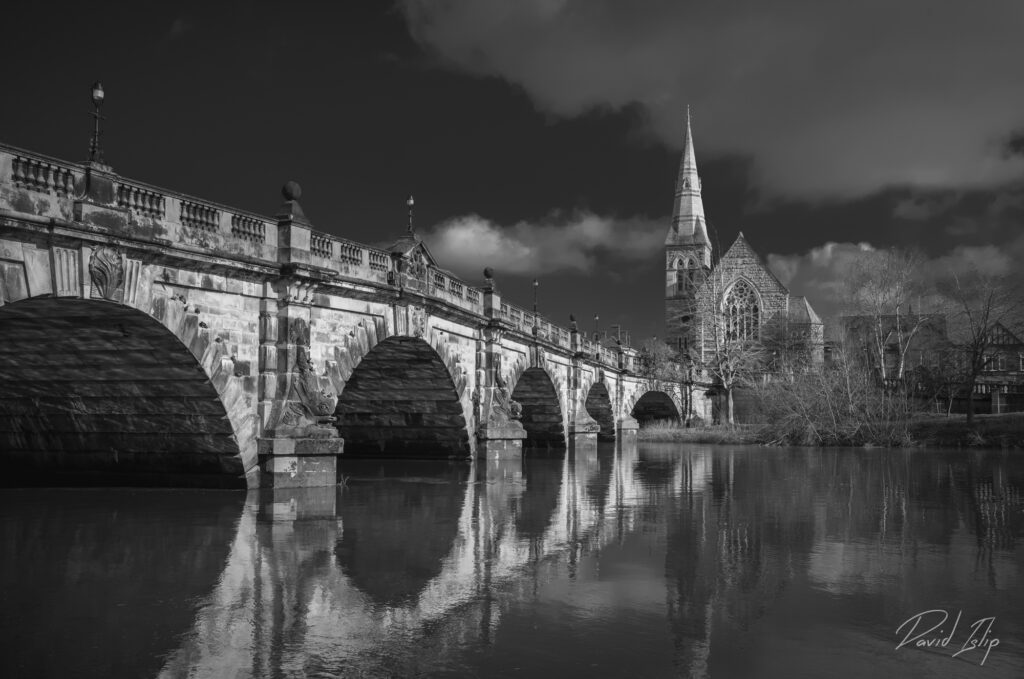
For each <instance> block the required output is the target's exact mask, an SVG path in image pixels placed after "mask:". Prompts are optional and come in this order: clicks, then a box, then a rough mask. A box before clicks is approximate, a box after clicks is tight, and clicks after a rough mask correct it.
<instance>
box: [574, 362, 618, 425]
mask: <svg viewBox="0 0 1024 679" xmlns="http://www.w3.org/2000/svg"><path fill="white" fill-rule="evenodd" d="M580 394H581V398H582V401H583V402H582V404H581V406H582V407H583V408H584V409H585V410H586V412H587V413H588V414H589V415H590V416H591V417H592V418H594V420H595V421H597V423H598V424H600V425H601V431H599V432H598V434H597V439H598V440H599V441H614V440H615V421H616V419H617V417H616V413H617V412H618V408H617V407H616V406H617V404H616V402H615V384H614V383H610V382H609V380H608V376H607V374H606V373H605V372H604V371H603V370H598V371H597V374H596V375H593V376H592V377H591V379H589V380H585V381H584V382H583V384H582V389H581V390H580Z"/></svg>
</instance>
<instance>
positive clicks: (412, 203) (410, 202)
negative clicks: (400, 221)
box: [405, 196, 416, 233]
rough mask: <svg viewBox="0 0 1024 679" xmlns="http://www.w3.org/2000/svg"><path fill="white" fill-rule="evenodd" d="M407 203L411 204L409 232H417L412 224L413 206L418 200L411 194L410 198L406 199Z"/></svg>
mask: <svg viewBox="0 0 1024 679" xmlns="http://www.w3.org/2000/svg"><path fill="white" fill-rule="evenodd" d="M405 204H406V205H407V206H409V233H415V229H413V226H412V206H413V205H415V204H416V201H414V200H413V199H412V196H409V199H408V200H406V201H405Z"/></svg>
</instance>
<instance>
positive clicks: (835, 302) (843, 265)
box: [766, 234, 1024, 316]
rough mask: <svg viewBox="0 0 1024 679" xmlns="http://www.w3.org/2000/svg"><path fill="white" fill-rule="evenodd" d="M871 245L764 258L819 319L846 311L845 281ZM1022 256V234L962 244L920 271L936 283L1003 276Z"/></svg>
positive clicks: (837, 245) (831, 245)
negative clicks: (971, 275)
mask: <svg viewBox="0 0 1024 679" xmlns="http://www.w3.org/2000/svg"><path fill="white" fill-rule="evenodd" d="M875 251H876V248H875V247H874V246H872V245H871V244H870V243H833V242H830V243H826V244H824V245H822V246H820V247H816V248H812V249H810V250H808V251H807V252H803V253H797V254H788V255H779V254H770V255H768V257H767V258H766V261H767V264H768V268H769V269H771V271H772V273H774V274H775V275H776V277H778V279H779V280H780V281H781V282H782V283H783V284H784V285H786V286H787V287H789V289H790V291H791V292H792V293H793V294H794V295H805V296H806V297H807V299H808V300H809V301H810V302H811V305H812V306H813V307H814V309H815V311H817V312H818V314H819V315H821V316H833V315H836V314H838V313H841V312H842V311H843V306H844V298H845V297H846V296H847V295H848V292H849V291H848V288H847V281H848V280H849V278H850V273H851V270H852V268H853V266H854V265H855V263H856V261H857V260H858V258H860V257H861V256H863V255H864V254H865V253H869V252H875ZM1021 257H1024V234H1022V235H1020V236H1018V237H1017V238H1016V239H1014V240H1012V241H1011V242H1010V243H1008V244H1006V245H1002V246H995V245H961V246H957V247H955V248H953V249H952V250H950V251H949V252H947V253H945V254H942V255H938V256H935V257H930V258H927V259H926V260H925V264H924V266H922V268H921V270H922V271H923V272H924V273H925V275H926V276H930V277H932V279H933V280H934V281H938V280H940V279H942V278H948V277H949V276H950V275H951V274H964V273H966V272H968V271H972V270H976V271H984V272H986V273H990V274H995V275H1003V274H1009V273H1012V272H1013V271H1014V270H1015V266H1016V262H1019V261H1020V258H1021Z"/></svg>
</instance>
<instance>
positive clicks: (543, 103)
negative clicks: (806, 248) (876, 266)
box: [402, 0, 1024, 199]
mask: <svg viewBox="0 0 1024 679" xmlns="http://www.w3.org/2000/svg"><path fill="white" fill-rule="evenodd" d="M402 7H403V10H404V14H405V17H406V20H407V23H408V25H409V27H410V30H411V32H412V34H413V36H414V37H415V38H416V40H418V41H419V42H420V43H421V44H422V45H423V46H425V47H426V48H427V49H429V50H431V52H432V53H433V54H434V55H435V56H436V57H437V58H438V59H439V60H441V61H442V62H443V63H444V64H447V65H448V66H450V67H452V68H455V69H458V70H460V71H463V72H468V73H472V74H476V75H480V76H495V77H500V78H503V79H505V80H506V81H508V82H510V83H513V84H515V85H517V86H520V87H522V88H523V89H524V90H525V91H526V92H527V93H528V94H529V96H530V97H531V98H532V99H533V101H534V102H535V104H536V106H537V107H538V108H539V109H540V110H542V111H544V112H547V113H550V114H554V115H556V116H562V117H574V116H578V115H580V114H581V113H583V112H585V111H589V110H593V109H595V108H596V109H601V108H606V109H611V110H618V109H621V108H623V107H625V106H629V105H631V104H640V105H641V106H643V107H644V108H645V109H646V110H647V111H648V112H649V117H648V119H647V124H648V131H649V132H650V133H651V134H652V135H654V137H655V138H657V139H660V140H662V141H663V142H665V143H668V144H673V145H676V144H679V143H680V137H681V129H682V122H681V121H682V118H683V115H684V111H685V106H686V104H687V103H689V104H692V105H693V107H694V114H695V125H696V135H697V142H698V153H700V152H701V151H705V152H707V151H710V152H713V153H723V152H732V153H737V154H740V155H748V154H749V155H752V156H753V158H754V168H755V180H756V182H757V184H758V186H760V187H763V188H764V189H766V190H768V191H770V192H775V193H780V194H783V195H792V196H798V197H801V198H805V199H806V198H822V197H832V198H837V197H838V198H843V197H850V196H860V195H867V194H869V193H872V192H875V191H878V190H880V189H882V188H885V187H889V186H906V185H909V186H918V187H933V188H934V187H958V188H967V187H992V186H997V185H1000V184H1002V183H1004V182H1006V181H1009V180H1012V179H1014V178H1017V177H1019V176H1021V174H1022V173H1024V155H1021V154H1018V153H1017V152H1016V151H1014V152H1013V153H1009V154H1007V153H1005V150H1006V148H1009V149H1017V148H1018V146H1019V143H1018V142H1019V139H1018V137H1013V139H1012V141H1011V143H1010V145H1009V147H1006V145H1005V144H1002V143H1001V140H1005V139H1006V135H1007V132H1008V131H1009V130H1016V129H1020V128H1021V125H1022V123H1024V113H1022V111H1024V88H1022V87H1020V69H1019V64H1020V63H1024V41H1022V40H1020V31H1021V26H1022V21H1024V5H1022V4H1021V3H1020V2H1019V0H991V1H989V2H985V3H980V4H979V3H936V2H933V1H932V0H904V1H903V2H899V3H893V2H891V0H865V1H864V2H858V3H849V2H822V1H821V0H788V1H784V2H772V3H764V2H759V1H755V0H746V1H745V2H735V3H708V2H687V3H683V2H676V1H674V0H672V1H670V0H651V1H648V2H631V3H622V2H615V1H614V0H521V1H518V2H514V3H513V2H505V1H503V0H449V1H448V2H443V3H437V2H430V1H428V0H404V1H403V2H402Z"/></svg>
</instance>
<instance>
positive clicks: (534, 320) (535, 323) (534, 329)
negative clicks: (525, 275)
mask: <svg viewBox="0 0 1024 679" xmlns="http://www.w3.org/2000/svg"><path fill="white" fill-rule="evenodd" d="M539 287H540V282H539V281H538V280H537V279H536V278H534V279H533V334H534V335H536V334H537V332H538V328H539V325H540V324H539V323H538V322H537V288H539Z"/></svg>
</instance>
